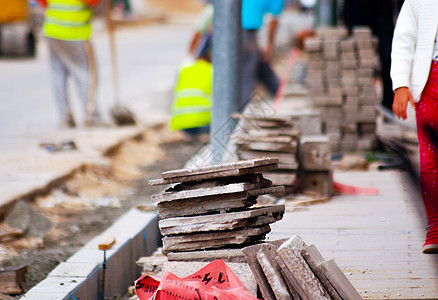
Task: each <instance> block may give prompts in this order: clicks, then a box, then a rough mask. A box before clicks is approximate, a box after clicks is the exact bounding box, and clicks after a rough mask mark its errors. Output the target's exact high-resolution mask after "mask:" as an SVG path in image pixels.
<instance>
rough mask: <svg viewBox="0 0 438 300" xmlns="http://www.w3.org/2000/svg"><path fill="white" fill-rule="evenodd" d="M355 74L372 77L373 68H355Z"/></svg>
mask: <svg viewBox="0 0 438 300" xmlns="http://www.w3.org/2000/svg"><path fill="white" fill-rule="evenodd" d="M357 76H358V77H359V78H361V77H369V78H374V69H373V68H359V69H357Z"/></svg>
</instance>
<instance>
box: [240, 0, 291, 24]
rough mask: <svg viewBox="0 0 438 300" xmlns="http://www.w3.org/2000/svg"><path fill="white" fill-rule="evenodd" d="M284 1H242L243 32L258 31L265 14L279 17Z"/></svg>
mask: <svg viewBox="0 0 438 300" xmlns="http://www.w3.org/2000/svg"><path fill="white" fill-rule="evenodd" d="M283 5H284V0H242V27H243V29H245V30H251V29H259V28H260V27H261V26H262V25H263V17H264V16H265V14H267V13H271V14H273V15H279V14H280V13H281V12H282V10H283Z"/></svg>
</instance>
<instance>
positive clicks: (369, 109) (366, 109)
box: [360, 104, 377, 117]
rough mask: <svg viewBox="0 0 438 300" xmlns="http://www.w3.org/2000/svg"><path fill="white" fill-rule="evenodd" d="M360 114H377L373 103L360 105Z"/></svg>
mask: <svg viewBox="0 0 438 300" xmlns="http://www.w3.org/2000/svg"><path fill="white" fill-rule="evenodd" d="M360 114H361V115H366V116H373V117H376V116H377V111H376V107H375V106H374V105H364V104H362V105H360Z"/></svg>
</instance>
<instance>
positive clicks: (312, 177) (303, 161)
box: [298, 135, 333, 198]
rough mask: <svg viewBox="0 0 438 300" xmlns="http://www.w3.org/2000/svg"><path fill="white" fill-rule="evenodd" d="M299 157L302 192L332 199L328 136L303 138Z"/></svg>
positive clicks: (331, 171)
mask: <svg viewBox="0 0 438 300" xmlns="http://www.w3.org/2000/svg"><path fill="white" fill-rule="evenodd" d="M298 157H299V162H300V173H299V178H300V190H301V192H302V193H305V194H308V193H311V194H313V195H317V196H318V197H328V198H330V197H331V196H332V194H333V169H332V160H331V149H330V142H329V138H328V136H326V135H319V136H318V135H306V136H302V137H301V139H300V147H299V153H298Z"/></svg>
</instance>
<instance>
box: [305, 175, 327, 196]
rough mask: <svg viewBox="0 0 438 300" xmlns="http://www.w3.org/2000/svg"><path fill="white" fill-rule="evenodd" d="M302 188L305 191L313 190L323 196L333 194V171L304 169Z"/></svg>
mask: <svg viewBox="0 0 438 300" xmlns="http://www.w3.org/2000/svg"><path fill="white" fill-rule="evenodd" d="M300 188H301V191H302V192H303V193H306V192H311V193H315V194H317V195H320V196H323V197H331V196H332V195H333V172H332V171H331V170H328V171H303V172H302V173H301V178H300Z"/></svg>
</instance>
